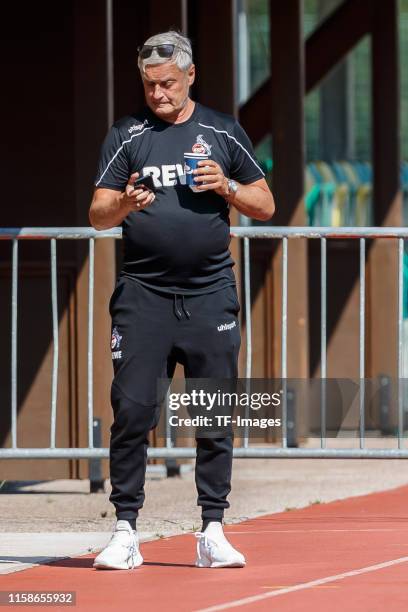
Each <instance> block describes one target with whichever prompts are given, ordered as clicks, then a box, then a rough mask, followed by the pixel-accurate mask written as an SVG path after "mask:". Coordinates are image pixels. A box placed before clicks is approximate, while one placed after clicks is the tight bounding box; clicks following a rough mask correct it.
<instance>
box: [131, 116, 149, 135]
mask: <svg viewBox="0 0 408 612" xmlns="http://www.w3.org/2000/svg"><path fill="white" fill-rule="evenodd" d="M148 124H149V122H148V120H147V119H145V120H144V121H143V123H139V125H136V123H134V124H133V125H131V126H130V128H129V129H128V132H129V134H132V132H140V130H142V129H143V128H144V126H145V125H148Z"/></svg>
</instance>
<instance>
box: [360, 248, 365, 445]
mask: <svg viewBox="0 0 408 612" xmlns="http://www.w3.org/2000/svg"><path fill="white" fill-rule="evenodd" d="M364 377H365V238H360V448H364V446H365V412H364V405H365V388H364Z"/></svg>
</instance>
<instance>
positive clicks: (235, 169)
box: [230, 122, 265, 185]
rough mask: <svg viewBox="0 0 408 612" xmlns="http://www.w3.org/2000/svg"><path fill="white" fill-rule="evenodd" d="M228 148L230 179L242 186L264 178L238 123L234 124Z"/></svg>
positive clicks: (249, 142) (247, 139) (248, 141)
mask: <svg viewBox="0 0 408 612" xmlns="http://www.w3.org/2000/svg"><path fill="white" fill-rule="evenodd" d="M230 146H231V168H230V178H232V179H235V180H236V181H238V182H239V183H242V184H243V185H247V184H249V183H253V182H255V181H258V180H259V179H261V178H264V176H265V174H264V173H263V172H262V169H261V168H260V165H259V162H258V160H257V159H256V157H255V153H254V150H253V147H252V143H251V141H250V140H249V138H248V135H247V134H246V132H245V130H244V129H243V128H242V127H241V126H240V125H239V123H238V122H236V123H235V124H234V128H233V133H232V137H230Z"/></svg>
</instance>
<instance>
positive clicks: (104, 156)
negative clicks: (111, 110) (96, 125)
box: [95, 126, 131, 191]
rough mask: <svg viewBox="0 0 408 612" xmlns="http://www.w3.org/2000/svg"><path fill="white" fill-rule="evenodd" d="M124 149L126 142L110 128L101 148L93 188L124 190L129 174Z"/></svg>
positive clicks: (117, 131)
mask: <svg viewBox="0 0 408 612" xmlns="http://www.w3.org/2000/svg"><path fill="white" fill-rule="evenodd" d="M125 147H126V140H124V139H123V137H121V135H120V133H119V130H118V129H117V128H116V127H115V126H112V127H111V129H110V130H109V132H108V134H107V136H106V138H105V140H104V142H103V145H102V148H101V153H100V156H99V164H98V171H97V174H96V178H95V187H106V188H108V189H117V190H120V191H123V190H124V189H125V187H126V185H127V183H128V180H129V176H130V174H131V172H130V171H129V161H128V158H127V153H126V150H125Z"/></svg>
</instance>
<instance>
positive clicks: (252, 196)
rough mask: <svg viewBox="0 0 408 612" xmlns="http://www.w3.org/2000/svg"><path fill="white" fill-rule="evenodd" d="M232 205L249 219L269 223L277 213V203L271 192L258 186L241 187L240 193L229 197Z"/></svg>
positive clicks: (239, 188) (228, 199)
mask: <svg viewBox="0 0 408 612" xmlns="http://www.w3.org/2000/svg"><path fill="white" fill-rule="evenodd" d="M227 201H228V203H229V204H230V205H232V206H235V208H236V209H237V210H239V212H240V213H242V214H243V215H246V216H247V217H251V218H252V219H257V220H258V221H268V220H269V219H270V218H271V217H272V215H273V213H274V212H275V203H274V200H273V196H272V194H271V192H270V191H266V190H264V189H262V188H261V187H258V186H256V185H241V184H240V185H239V187H238V191H237V192H236V193H234V194H230V195H229V196H228V197H227Z"/></svg>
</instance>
